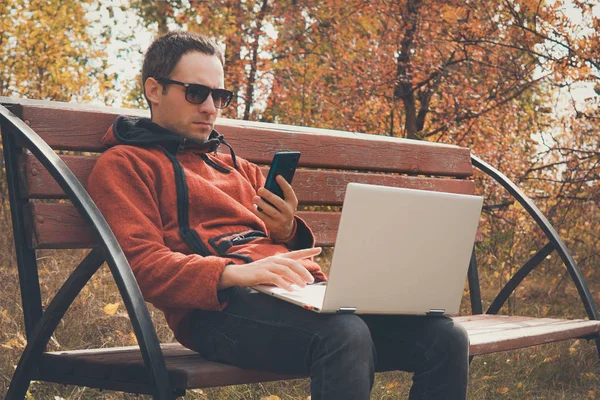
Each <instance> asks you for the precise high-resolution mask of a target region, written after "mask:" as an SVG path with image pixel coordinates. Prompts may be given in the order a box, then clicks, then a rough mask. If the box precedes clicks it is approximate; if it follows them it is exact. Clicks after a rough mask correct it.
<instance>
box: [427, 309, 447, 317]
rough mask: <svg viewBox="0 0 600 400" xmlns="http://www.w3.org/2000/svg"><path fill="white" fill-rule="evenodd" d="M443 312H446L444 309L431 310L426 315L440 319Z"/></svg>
mask: <svg viewBox="0 0 600 400" xmlns="http://www.w3.org/2000/svg"><path fill="white" fill-rule="evenodd" d="M444 312H446V309H445V308H433V309H431V310H429V312H428V313H427V315H430V316H433V317H438V316H439V317H441V316H442V315H444Z"/></svg>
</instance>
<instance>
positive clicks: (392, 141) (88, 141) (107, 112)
mask: <svg viewBox="0 0 600 400" xmlns="http://www.w3.org/2000/svg"><path fill="white" fill-rule="evenodd" d="M115 111H124V112H126V113H127V114H134V115H138V116H139V115H140V112H139V111H136V110H114V109H110V108H105V109H98V108H97V107H96V108H95V111H85V110H82V109H81V108H78V109H73V107H72V106H71V105H69V104H64V103H55V102H36V103H26V104H23V105H22V119H23V120H25V121H26V122H27V123H28V124H29V125H30V126H31V127H32V128H33V130H34V131H36V132H37V133H38V134H39V135H40V136H41V137H42V138H43V139H44V140H45V141H46V142H47V143H48V144H50V146H52V147H53V148H55V149H65V150H81V151H95V152H100V151H103V150H104V146H103V145H102V142H101V138H102V136H103V134H104V132H106V130H107V129H108V127H109V126H110V125H111V124H112V122H113V121H114V119H115V117H116V114H115ZM217 129H218V130H219V131H220V132H221V133H222V134H224V135H225V137H226V138H227V141H228V142H229V143H231V145H233V147H234V148H235V149H236V152H237V154H239V155H240V156H242V157H244V158H246V159H248V160H250V161H253V162H256V163H262V164H266V163H269V162H270V161H271V158H272V156H273V153H275V152H276V151H281V150H298V151H301V152H302V157H301V159H300V163H301V165H304V166H309V167H324V168H342V169H356V170H370V171H391V172H405V173H411V174H424V175H442V176H470V175H472V174H473V169H472V165H471V159H470V151H469V149H466V148H461V147H457V146H452V145H445V144H439V143H428V142H421V141H414V140H407V139H399V138H391V137H388V136H380V135H366V134H360V133H349V132H343V131H334V130H326V129H317V128H305V127H296V126H288V125H278V124H268V123H259V122H251V121H238V120H229V119H220V120H219V121H218V125H217ZM224 151H226V150H224Z"/></svg>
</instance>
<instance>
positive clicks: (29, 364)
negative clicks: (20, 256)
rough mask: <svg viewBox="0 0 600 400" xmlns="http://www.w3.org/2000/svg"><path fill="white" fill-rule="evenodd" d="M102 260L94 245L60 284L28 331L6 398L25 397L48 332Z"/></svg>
mask: <svg viewBox="0 0 600 400" xmlns="http://www.w3.org/2000/svg"><path fill="white" fill-rule="evenodd" d="M103 262H104V257H103V256H102V251H101V250H100V249H99V248H94V249H93V250H92V251H90V252H89V253H88V255H87V256H86V257H85V258H84V259H83V261H81V263H80V264H79V265H78V266H77V268H76V269H75V271H74V272H73V273H72V274H71V276H69V278H68V279H67V280H66V282H65V283H64V284H63V286H62V287H61V288H60V290H59V291H58V293H57V294H56V296H54V299H52V301H51V302H50V305H49V306H48V308H47V309H46V312H45V313H44V314H43V315H42V318H41V319H40V321H39V322H38V323H37V324H36V325H35V328H34V329H33V332H32V333H31V335H30V337H29V339H28V342H27V346H26V347H25V350H24V351H23V355H22V356H21V359H20V360H19V364H18V365H17V369H16V371H15V373H14V375H13V379H12V381H11V383H10V387H9V388H8V392H7V393H6V399H7V400H17V399H19V400H20V399H24V398H25V395H26V394H27V389H28V388H29V384H30V382H31V378H32V373H33V371H34V369H35V368H36V367H37V366H38V363H39V361H40V358H41V356H42V353H43V352H44V349H45V348H46V345H47V344H48V340H50V336H52V333H53V332H54V330H55V329H56V326H57V325H58V324H59V323H60V321H61V319H62V317H63V315H64V314H65V312H66V311H67V309H68V308H69V306H70V305H71V303H72V302H73V300H75V297H77V295H78V294H79V292H80V291H81V289H82V288H83V287H84V286H85V284H86V283H87V282H88V281H89V280H90V278H91V277H92V275H94V273H96V271H97V270H98V268H100V266H101V265H102V263H103Z"/></svg>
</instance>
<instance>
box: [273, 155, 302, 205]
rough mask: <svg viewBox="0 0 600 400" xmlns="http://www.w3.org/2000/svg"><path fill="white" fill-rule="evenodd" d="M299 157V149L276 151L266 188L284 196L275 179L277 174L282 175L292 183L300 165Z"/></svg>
mask: <svg viewBox="0 0 600 400" xmlns="http://www.w3.org/2000/svg"><path fill="white" fill-rule="evenodd" d="M299 159H300V152H299V151H280V152H277V153H275V156H274V157H273V163H272V164H271V169H270V170H269V174H268V175H267V182H266V183H265V189H267V190H269V191H270V192H273V193H274V194H276V195H277V196H279V197H281V198H283V197H284V196H283V192H282V190H281V187H279V184H278V183H277V181H275V177H276V176H277V175H281V176H283V178H284V179H285V180H286V181H287V182H288V183H290V184H291V183H292V179H293V178H294V173H295V172H296V167H297V166H298V160H299Z"/></svg>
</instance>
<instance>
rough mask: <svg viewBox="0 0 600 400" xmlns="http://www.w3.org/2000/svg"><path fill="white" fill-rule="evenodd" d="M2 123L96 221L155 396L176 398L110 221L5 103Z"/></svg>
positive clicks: (0, 111) (0, 109) (0, 113)
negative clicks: (153, 387)
mask: <svg viewBox="0 0 600 400" xmlns="http://www.w3.org/2000/svg"><path fill="white" fill-rule="evenodd" d="M0 122H1V123H2V126H8V127H9V129H8V130H7V131H6V132H3V134H7V133H8V134H10V135H13V136H14V137H15V138H16V139H18V140H19V141H20V143H23V144H24V146H25V147H26V148H27V149H28V150H29V151H31V152H32V153H33V154H34V155H35V156H36V157H37V159H38V160H39V161H40V162H41V163H42V164H43V165H44V167H45V168H46V169H47V170H48V172H49V173H50V174H51V175H52V177H53V178H54V179H55V180H56V182H57V183H58V184H59V185H60V187H61V188H62V189H63V190H64V192H65V193H66V195H67V196H68V198H69V199H70V200H71V201H72V203H73V205H74V206H75V207H76V208H77V210H78V211H79V213H80V214H81V215H82V216H83V217H84V218H86V219H87V220H88V221H89V222H90V223H91V224H92V226H93V228H94V230H95V232H96V234H97V237H98V239H99V243H100V246H101V249H102V251H103V253H104V257H105V259H106V262H107V263H108V265H109V268H110V270H111V272H112V275H113V277H114V279H115V282H116V284H117V287H118V289H119V292H120V293H121V296H122V298H123V302H124V304H125V307H126V308H127V311H128V314H129V317H130V319H131V323H132V325H133V329H134V331H135V334H136V337H137V340H138V343H139V346H140V349H141V353H142V356H143V359H144V364H145V365H146V367H147V368H148V372H149V374H150V375H149V380H150V383H151V384H152V383H154V385H155V391H156V393H155V396H156V398H160V399H167V398H172V397H173V396H172V394H171V393H169V385H170V383H169V378H168V374H167V368H166V365H165V361H164V358H163V354H162V351H161V348H160V343H159V341H158V337H157V336H156V330H155V328H154V325H153V323H152V320H151V318H150V314H149V312H148V308H147V307H146V304H145V302H144V299H143V297H142V293H141V291H140V288H139V286H138V284H137V281H136V280H135V277H134V275H133V272H132V271H131V267H130V266H129V263H128V262H127V259H126V258H125V254H124V253H123V250H122V249H121V247H120V246H119V243H118V242H117V239H116V238H115V236H114V234H113V233H112V231H111V229H110V227H109V226H108V224H107V222H106V220H105V219H104V217H103V216H102V214H101V213H100V211H99V210H98V208H97V207H96V205H95V204H94V202H93V201H92V199H91V197H90V196H89V194H88V193H87V191H86V190H85V188H84V187H83V186H82V185H81V183H80V182H79V180H78V179H77V178H76V177H75V175H74V174H73V173H72V172H71V170H70V169H69V168H68V167H67V166H66V164H65V163H64V162H63V161H62V159H61V158H60V157H59V156H58V155H57V154H56V153H55V152H54V151H53V150H52V148H51V147H50V146H48V144H47V143H46V142H44V140H43V139H42V138H40V137H39V136H38V134H37V133H35V132H34V131H33V130H32V129H31V128H30V127H29V126H27V125H26V124H25V123H24V122H23V121H21V119H19V118H18V117H17V116H15V115H14V114H13V113H11V112H10V111H9V110H8V109H7V108H5V107H4V106H2V105H0Z"/></svg>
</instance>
